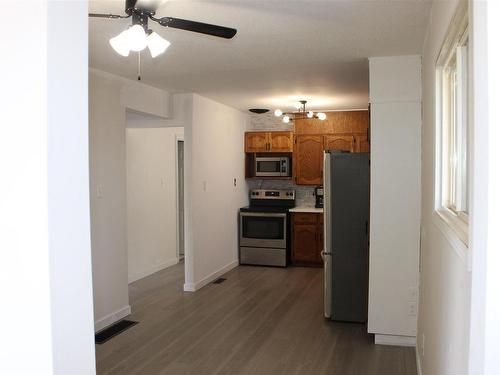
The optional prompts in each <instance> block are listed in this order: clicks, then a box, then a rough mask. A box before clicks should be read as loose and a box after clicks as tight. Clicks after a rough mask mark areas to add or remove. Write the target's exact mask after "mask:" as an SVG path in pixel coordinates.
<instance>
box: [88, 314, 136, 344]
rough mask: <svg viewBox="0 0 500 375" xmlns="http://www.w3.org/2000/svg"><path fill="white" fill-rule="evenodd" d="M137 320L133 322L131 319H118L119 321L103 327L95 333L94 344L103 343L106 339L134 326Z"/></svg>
mask: <svg viewBox="0 0 500 375" xmlns="http://www.w3.org/2000/svg"><path fill="white" fill-rule="evenodd" d="M138 323H139V322H134V321H132V320H125V319H124V320H120V321H119V322H117V323H115V324H113V325H112V326H109V327H108V328H105V329H103V330H102V331H99V332H97V333H96V334H95V343H96V344H104V343H105V342H106V341H108V340H110V339H111V338H113V337H115V336H116V335H119V334H120V333H122V332H124V331H126V330H127V329H129V328H130V327H133V326H135V325H136V324H138Z"/></svg>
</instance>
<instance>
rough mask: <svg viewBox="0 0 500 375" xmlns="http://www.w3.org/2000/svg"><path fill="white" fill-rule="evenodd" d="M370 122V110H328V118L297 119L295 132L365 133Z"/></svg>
mask: <svg viewBox="0 0 500 375" xmlns="http://www.w3.org/2000/svg"><path fill="white" fill-rule="evenodd" d="M369 123H370V119H369V112H368V111H336V112H326V120H323V121H321V120H318V119H297V120H295V121H294V127H295V134H297V135H299V134H355V133H358V134H363V133H366V131H367V129H368V126H369Z"/></svg>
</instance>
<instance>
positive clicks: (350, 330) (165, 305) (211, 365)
mask: <svg viewBox="0 0 500 375" xmlns="http://www.w3.org/2000/svg"><path fill="white" fill-rule="evenodd" d="M224 277H225V278H227V280H226V281H225V282H223V283H221V284H210V285H207V286H206V287H204V288H202V289H201V290H199V291H197V292H195V293H185V292H183V291H182V287H183V279H184V269H183V265H182V264H179V265H176V266H174V267H170V268H168V269H166V270H163V271H160V272H158V273H156V274H154V275H152V276H149V277H147V278H144V279H142V280H139V281H137V282H135V283H133V284H131V285H130V302H131V305H132V315H131V316H130V318H131V319H135V320H138V321H139V322H140V323H139V324H138V325H136V326H134V327H132V328H131V329H129V330H128V331H126V332H124V333H122V334H120V335H118V336H116V337H114V338H112V339H111V340H110V341H108V342H106V343H105V344H103V345H96V356H97V372H98V374H141V375H148V374H176V375H177V374H203V375H205V374H207V375H208V374H231V375H235V374H244V375H247V374H259V375H260V374H273V375H279V374H287V375H288V374H311V375H313V374H314V375H317V374H329V375H372V374H373V375H416V374H417V370H416V363H415V351H414V348H404V347H389V346H379V345H374V344H373V336H372V335H369V334H367V333H366V327H365V326H364V325H359V324H347V323H336V322H331V321H327V320H325V319H324V318H323V289H322V288H323V284H322V283H323V271H322V270H321V269H318V268H299V267H289V268H286V269H281V268H267V267H237V268H235V269H234V270H232V271H230V272H228V273H227V274H226V275H224Z"/></svg>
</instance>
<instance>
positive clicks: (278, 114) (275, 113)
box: [274, 109, 283, 117]
mask: <svg viewBox="0 0 500 375" xmlns="http://www.w3.org/2000/svg"><path fill="white" fill-rule="evenodd" d="M282 114H283V112H281V109H277V110H275V111H274V115H275V116H276V117H280V116H281V115H282Z"/></svg>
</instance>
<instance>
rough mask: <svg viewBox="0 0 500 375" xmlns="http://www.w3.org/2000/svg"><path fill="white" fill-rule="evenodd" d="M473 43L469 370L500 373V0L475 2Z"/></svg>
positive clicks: (474, 372)
mask: <svg viewBox="0 0 500 375" xmlns="http://www.w3.org/2000/svg"><path fill="white" fill-rule="evenodd" d="M471 8H472V15H471V19H472V21H471V22H472V45H473V71H474V72H473V75H474V87H473V91H474V137H473V143H474V146H473V161H474V168H473V176H474V177H473V181H472V183H473V188H472V212H471V217H470V219H471V228H470V229H471V233H470V235H471V238H470V247H469V250H470V251H471V253H472V286H471V302H472V303H471V304H472V309H471V318H470V324H471V335H470V344H469V350H470V353H469V373H470V374H485V375H494V374H498V373H500V355H499V352H500V349H499V340H498V338H499V337H500V321H499V319H498V316H499V315H500V299H499V298H498V290H500V273H499V272H498V269H499V266H500V256H499V255H500V253H499V251H498V249H499V248H500V233H499V231H498V228H499V227H500V220H499V216H498V212H499V211H500V199H499V195H498V192H499V191H500V169H499V168H498V165H499V164H500V149H499V148H498V145H497V142H496V141H497V139H498V138H499V127H498V124H499V122H500V120H499V112H498V110H497V103H498V102H499V101H500V98H499V93H498V87H499V85H500V75H499V73H498V69H495V68H493V69H491V68H490V69H486V67H497V66H498V65H499V63H500V61H499V60H500V46H499V44H498V41H497V36H498V35H499V34H500V23H499V22H498V20H499V19H500V3H499V2H498V1H488V2H486V1H484V2H483V1H481V2H479V1H474V2H472V3H471Z"/></svg>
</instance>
